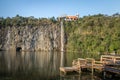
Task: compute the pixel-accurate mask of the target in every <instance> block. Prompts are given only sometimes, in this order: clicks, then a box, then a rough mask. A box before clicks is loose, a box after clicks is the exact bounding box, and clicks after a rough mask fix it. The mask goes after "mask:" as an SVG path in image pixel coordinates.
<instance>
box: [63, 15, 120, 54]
mask: <svg viewBox="0 0 120 80" xmlns="http://www.w3.org/2000/svg"><path fill="white" fill-rule="evenodd" d="M65 31H66V35H67V38H68V39H67V45H66V49H67V50H68V51H71V50H72V51H79V52H82V53H86V52H87V53H98V52H100V53H112V52H115V53H120V15H119V14H118V13H116V14H114V15H112V16H107V15H103V14H98V15H92V16H85V17H83V18H80V19H79V20H78V21H72V22H65Z"/></svg>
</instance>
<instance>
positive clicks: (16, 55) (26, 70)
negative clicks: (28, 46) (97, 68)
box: [0, 51, 102, 80]
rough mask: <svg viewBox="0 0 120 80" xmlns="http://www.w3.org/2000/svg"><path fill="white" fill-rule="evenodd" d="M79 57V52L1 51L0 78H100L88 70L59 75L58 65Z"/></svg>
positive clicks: (75, 79) (43, 79)
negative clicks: (80, 72) (74, 73)
mask: <svg viewBox="0 0 120 80" xmlns="http://www.w3.org/2000/svg"><path fill="white" fill-rule="evenodd" d="M61 54H64V55H61ZM79 57H82V55H81V54H80V53H61V52H53V51H50V52H14V51H1V52H0V80H102V79H101V78H99V77H98V76H97V77H96V76H94V75H91V73H90V72H84V73H82V74H76V75H67V76H62V75H60V72H59V67H60V66H71V63H72V60H73V59H76V58H79Z"/></svg>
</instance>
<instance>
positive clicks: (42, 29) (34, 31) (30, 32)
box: [0, 23, 60, 51]
mask: <svg viewBox="0 0 120 80" xmlns="http://www.w3.org/2000/svg"><path fill="white" fill-rule="evenodd" d="M0 50H23V51H38V50H60V26H59V25H55V24H52V23H51V24H44V25H41V26H32V27H31V26H24V27H23V26H19V27H6V28H1V29H0Z"/></svg>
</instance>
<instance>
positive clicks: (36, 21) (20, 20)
mask: <svg viewBox="0 0 120 80" xmlns="http://www.w3.org/2000/svg"><path fill="white" fill-rule="evenodd" d="M46 23H48V24H51V23H53V24H56V23H57V21H56V19H55V17H52V18H50V19H47V18H34V16H30V17H22V16H19V15H18V14H17V15H16V16H15V17H12V18H10V17H7V18H3V17H0V27H8V26H16V27H19V26H21V27H22V26H31V27H33V26H40V25H44V24H46Z"/></svg>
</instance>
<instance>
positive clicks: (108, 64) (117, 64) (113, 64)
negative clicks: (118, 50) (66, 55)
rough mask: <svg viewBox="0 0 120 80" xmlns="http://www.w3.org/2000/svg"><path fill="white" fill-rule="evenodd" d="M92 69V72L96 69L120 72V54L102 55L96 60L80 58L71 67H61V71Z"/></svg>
mask: <svg viewBox="0 0 120 80" xmlns="http://www.w3.org/2000/svg"><path fill="white" fill-rule="evenodd" d="M83 68H86V69H88V68H89V69H91V71H92V73H93V72H94V69H97V70H100V71H104V72H107V71H109V72H111V73H116V74H120V57H119V56H111V55H102V56H101V58H100V60H99V61H96V60H95V59H93V58H86V59H83V58H78V59H75V60H73V62H72V66H71V67H60V71H61V72H64V73H67V72H72V71H76V72H81V69H83Z"/></svg>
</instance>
